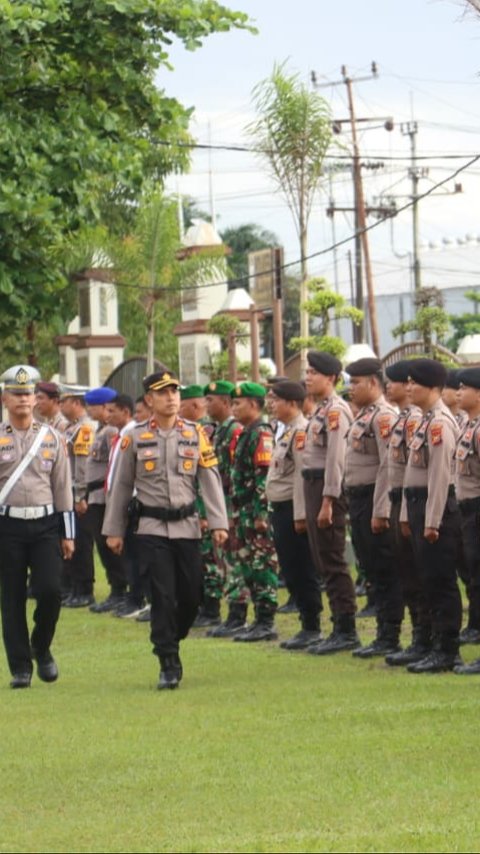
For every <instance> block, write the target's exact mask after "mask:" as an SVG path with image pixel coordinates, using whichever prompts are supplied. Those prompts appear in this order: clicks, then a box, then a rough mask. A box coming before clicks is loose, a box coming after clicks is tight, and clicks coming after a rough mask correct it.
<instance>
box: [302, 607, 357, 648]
mask: <svg viewBox="0 0 480 854" xmlns="http://www.w3.org/2000/svg"><path fill="white" fill-rule="evenodd" d="M332 622H333V631H332V633H331V634H330V635H329V636H328V638H325V640H323V641H320V643H316V644H314V645H313V646H311V647H310V648H309V650H308V652H309V654H310V655H333V654H334V653H336V652H343V651H344V650H346V649H358V647H359V646H360V638H359V637H358V635H357V630H356V628H355V617H354V615H353V614H338V615H337V616H336V617H332Z"/></svg>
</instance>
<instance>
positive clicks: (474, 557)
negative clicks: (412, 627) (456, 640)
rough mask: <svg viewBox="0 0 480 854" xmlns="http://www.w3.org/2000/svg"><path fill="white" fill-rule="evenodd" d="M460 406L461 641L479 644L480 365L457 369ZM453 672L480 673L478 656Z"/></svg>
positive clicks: (458, 452) (458, 466)
mask: <svg viewBox="0 0 480 854" xmlns="http://www.w3.org/2000/svg"><path fill="white" fill-rule="evenodd" d="M459 380H460V392H459V397H460V405H461V407H462V409H463V410H465V412H466V414H467V419H468V420H467V424H466V425H465V428H464V431H463V433H462V434H461V436H460V439H459V442H458V444H457V450H456V454H455V457H456V493H457V496H458V503H459V506H460V513H461V518H462V523H461V524H462V540H463V547H464V553H465V560H466V564H467V568H468V574H469V579H468V587H467V592H468V601H469V609H468V625H467V627H466V628H465V629H463V631H462V632H460V642H461V643H480V526H479V518H480V368H465V369H464V370H461V371H459ZM455 673H462V674H467V675H468V674H473V673H476V674H478V673H480V659H477V660H476V661H473V662H471V663H470V664H464V665H460V666H457V667H455Z"/></svg>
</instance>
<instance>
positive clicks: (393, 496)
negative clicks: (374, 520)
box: [388, 486, 403, 504]
mask: <svg viewBox="0 0 480 854" xmlns="http://www.w3.org/2000/svg"><path fill="white" fill-rule="evenodd" d="M402 492H403V490H402V487H401V486H395V487H394V488H393V489H391V490H390V492H389V493H388V497H389V499H390V501H391V502H392V504H398V503H399V502H400V501H401V500H402Z"/></svg>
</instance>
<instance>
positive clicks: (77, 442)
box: [65, 413, 95, 502]
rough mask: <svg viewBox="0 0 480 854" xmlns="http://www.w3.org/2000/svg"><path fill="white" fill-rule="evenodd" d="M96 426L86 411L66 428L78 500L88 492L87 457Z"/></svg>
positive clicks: (74, 487)
mask: <svg viewBox="0 0 480 854" xmlns="http://www.w3.org/2000/svg"><path fill="white" fill-rule="evenodd" d="M94 434H95V428H94V424H93V422H92V421H90V419H89V417H88V415H87V414H86V413H85V414H84V415H82V416H81V417H80V418H79V419H78V421H74V422H72V423H71V424H69V425H68V427H67V429H66V430H65V440H66V442H67V449H68V456H69V459H70V466H71V473H72V483H73V495H74V500H75V501H76V502H78V501H81V500H82V499H83V498H85V495H86V492H87V459H88V455H89V453H90V448H91V446H92V443H93V438H94Z"/></svg>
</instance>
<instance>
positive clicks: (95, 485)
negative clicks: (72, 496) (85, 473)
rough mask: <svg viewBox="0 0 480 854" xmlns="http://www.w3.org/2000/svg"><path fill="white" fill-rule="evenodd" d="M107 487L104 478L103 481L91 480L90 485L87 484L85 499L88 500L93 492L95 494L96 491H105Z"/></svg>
mask: <svg viewBox="0 0 480 854" xmlns="http://www.w3.org/2000/svg"><path fill="white" fill-rule="evenodd" d="M104 486H105V478H104V477H103V478H102V479H101V480H91V481H90V483H87V490H86V492H85V498H86V499H87V500H88V496H89V495H90V493H91V492H95V490H96V489H103V488H104Z"/></svg>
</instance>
